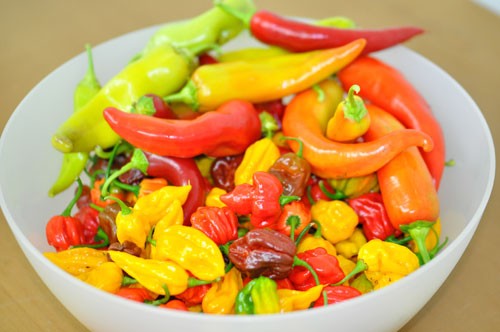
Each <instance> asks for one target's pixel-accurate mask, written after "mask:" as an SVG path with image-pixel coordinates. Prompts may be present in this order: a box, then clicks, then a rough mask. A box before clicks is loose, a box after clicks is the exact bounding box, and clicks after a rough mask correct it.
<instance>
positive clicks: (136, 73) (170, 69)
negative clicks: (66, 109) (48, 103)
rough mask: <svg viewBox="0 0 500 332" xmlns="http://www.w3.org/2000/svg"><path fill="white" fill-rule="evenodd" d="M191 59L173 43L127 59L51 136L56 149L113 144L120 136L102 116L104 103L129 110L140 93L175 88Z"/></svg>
mask: <svg viewBox="0 0 500 332" xmlns="http://www.w3.org/2000/svg"><path fill="white" fill-rule="evenodd" d="M192 66H193V65H192V61H191V60H190V59H189V58H188V57H186V55H184V54H182V53H180V52H178V51H177V50H175V49H174V48H173V47H171V46H168V45H163V46H162V47H157V48H155V49H154V50H153V51H151V52H150V53H148V54H147V55H146V56H144V57H143V58H141V59H139V60H137V61H134V62H131V63H129V64H128V65H127V66H126V67H125V68H124V69H122V71H121V72H120V73H118V74H117V75H116V76H114V77H113V78H112V79H111V80H109V81H108V82H107V83H106V84H105V85H104V86H103V88H102V89H101V90H100V91H99V92H98V93H97V94H96V95H95V96H94V98H92V99H91V100H89V102H88V103H87V104H85V105H84V106H83V107H82V108H81V109H80V110H79V111H78V112H76V113H73V114H72V115H71V116H70V117H69V118H68V119H67V120H66V121H65V122H64V123H63V124H62V125H61V126H60V127H59V128H58V129H57V131H56V133H55V134H54V135H53V136H52V145H53V146H54V147H55V148H56V149H57V150H59V151H61V152H64V153H67V152H90V151H92V150H93V149H94V148H95V147H96V146H100V147H101V148H103V149H106V148H110V147H112V146H114V145H115V144H116V143H117V142H118V141H119V139H120V137H119V136H118V135H117V134H116V133H115V132H114V131H113V130H112V129H111V128H110V127H109V125H108V123H107V122H106V121H105V119H104V118H103V117H102V112H103V110H104V109H105V108H107V107H115V108H118V109H120V110H123V111H125V112H129V111H130V110H131V107H132V105H133V103H134V102H135V101H137V100H138V99H139V97H141V96H143V95H145V94H147V93H154V94H157V95H160V96H163V95H167V94H170V93H172V92H174V91H177V90H178V89H179V88H180V87H182V85H183V84H184V83H185V81H186V79H187V78H188V77H189V75H190V73H191V71H192Z"/></svg>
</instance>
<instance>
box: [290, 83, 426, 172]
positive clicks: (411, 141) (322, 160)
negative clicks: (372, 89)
mask: <svg viewBox="0 0 500 332" xmlns="http://www.w3.org/2000/svg"><path fill="white" fill-rule="evenodd" d="M317 103H318V95H317V92H316V91H315V90H314V89H312V88H310V89H307V90H305V91H303V92H301V93H299V94H297V95H295V96H294V98H293V99H292V100H291V101H290V103H289V104H288V105H287V107H286V110H285V114H284V116H283V133H284V134H285V135H286V136H290V137H295V138H297V139H299V140H300V141H302V143H303V145H304V152H303V153H304V158H305V159H306V160H307V161H308V162H309V164H310V165H311V170H312V172H313V173H314V174H316V175H317V176H319V177H322V178H337V179H338V178H349V177H354V176H362V175H367V174H370V173H373V172H375V171H376V170H378V169H379V168H380V167H382V166H383V165H384V164H386V163H387V162H388V161H389V160H391V159H392V158H394V157H395V156H396V155H397V154H398V153H400V152H401V151H403V150H404V149H406V148H407V147H409V146H422V147H423V148H424V150H426V151H430V150H432V148H433V142H432V139H431V137H429V136H428V135H426V134H424V133H422V132H420V131H417V130H410V129H405V130H399V131H397V132H393V133H390V134H388V135H386V136H384V137H381V138H379V139H377V140H375V141H371V142H363V143H339V142H334V141H331V140H329V139H327V138H326V137H325V136H324V135H323V133H322V131H321V127H320V125H319V122H318V119H317V118H315V117H313V116H310V113H309V109H312V108H314V107H315V105H316V104H317ZM288 144H289V145H290V147H291V148H292V150H294V151H298V149H299V144H298V143H297V142H293V141H289V142H288Z"/></svg>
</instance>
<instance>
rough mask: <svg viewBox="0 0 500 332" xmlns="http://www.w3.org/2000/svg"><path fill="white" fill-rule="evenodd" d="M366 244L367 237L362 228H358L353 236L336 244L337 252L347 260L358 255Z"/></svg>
mask: <svg viewBox="0 0 500 332" xmlns="http://www.w3.org/2000/svg"><path fill="white" fill-rule="evenodd" d="M365 243H366V237H365V235H364V234H363V231H362V230H361V229H360V228H356V229H355V230H354V232H353V233H352V235H351V236H350V237H349V238H348V239H345V240H342V241H340V242H338V243H336V244H335V249H337V252H338V253H339V254H341V255H342V256H344V257H346V258H352V257H354V256H356V255H357V254H358V251H359V248H361V247H362V246H363V245H364V244H365Z"/></svg>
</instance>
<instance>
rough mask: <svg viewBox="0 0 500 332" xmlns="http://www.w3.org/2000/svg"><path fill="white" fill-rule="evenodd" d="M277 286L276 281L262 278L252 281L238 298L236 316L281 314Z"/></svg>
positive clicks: (240, 292)
mask: <svg viewBox="0 0 500 332" xmlns="http://www.w3.org/2000/svg"><path fill="white" fill-rule="evenodd" d="M277 289H278V287H277V285H276V282H275V281H274V280H272V279H271V278H268V277H264V276H260V277H258V278H255V279H252V280H251V281H250V282H249V283H248V284H246V286H245V287H243V289H242V290H241V291H239V293H238V295H237V296H236V302H235V313H236V314H240V315H241V314H247V315H253V314H274V313H279V312H280V304H279V297H278V292H277Z"/></svg>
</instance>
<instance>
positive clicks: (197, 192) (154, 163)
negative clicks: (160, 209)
mask: <svg viewBox="0 0 500 332" xmlns="http://www.w3.org/2000/svg"><path fill="white" fill-rule="evenodd" d="M144 154H145V155H146V158H147V159H148V162H149V166H148V169H147V174H148V175H149V176H151V177H162V178H165V179H166V180H167V181H168V183H171V184H172V185H174V186H185V185H188V184H189V185H191V187H192V189H191V191H190V192H189V195H188V197H187V200H186V202H185V203H184V205H183V206H182V207H183V210H184V224H185V225H189V223H190V221H189V220H190V218H191V214H193V212H195V211H196V209H197V208H198V207H199V206H202V205H204V204H205V195H206V192H207V188H206V183H205V179H204V177H203V175H202V174H201V172H200V169H199V168H198V166H197V165H196V162H195V161H194V160H193V159H191V158H176V157H165V156H159V155H156V154H152V153H148V152H144Z"/></svg>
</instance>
